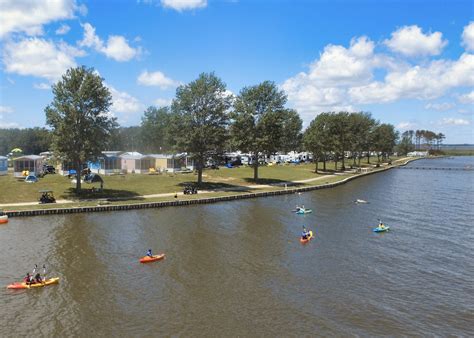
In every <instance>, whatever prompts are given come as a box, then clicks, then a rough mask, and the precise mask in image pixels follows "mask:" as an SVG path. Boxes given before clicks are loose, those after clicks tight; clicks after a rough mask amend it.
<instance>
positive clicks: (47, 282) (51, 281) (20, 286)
mask: <svg viewBox="0 0 474 338" xmlns="http://www.w3.org/2000/svg"><path fill="white" fill-rule="evenodd" d="M58 283H59V277H54V278H49V279H47V280H45V281H44V282H43V283H33V284H30V285H28V284H26V283H25V282H15V283H13V284H10V285H8V286H7V289H31V288H41V287H43V286H47V285H52V284H58Z"/></svg>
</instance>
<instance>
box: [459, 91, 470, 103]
mask: <svg viewBox="0 0 474 338" xmlns="http://www.w3.org/2000/svg"><path fill="white" fill-rule="evenodd" d="M458 100H459V102H461V103H464V104H474V90H473V91H471V92H470V93H466V94H463V95H460V96H459V97H458Z"/></svg>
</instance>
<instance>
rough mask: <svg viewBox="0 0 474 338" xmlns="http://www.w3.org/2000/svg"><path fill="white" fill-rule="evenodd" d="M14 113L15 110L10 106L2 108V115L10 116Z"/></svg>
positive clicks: (0, 109)
mask: <svg viewBox="0 0 474 338" xmlns="http://www.w3.org/2000/svg"><path fill="white" fill-rule="evenodd" d="M10 113H13V108H12V107H9V106H0V114H10Z"/></svg>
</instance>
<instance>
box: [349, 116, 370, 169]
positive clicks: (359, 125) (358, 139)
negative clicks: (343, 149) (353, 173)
mask: <svg viewBox="0 0 474 338" xmlns="http://www.w3.org/2000/svg"><path fill="white" fill-rule="evenodd" d="M375 123H376V122H375V120H374V119H373V118H372V116H371V114H370V113H366V112H359V113H352V114H350V115H349V128H350V133H349V136H350V141H349V146H350V151H351V154H352V157H353V164H354V165H355V164H356V159H357V160H358V164H359V165H360V159H361V157H362V152H363V151H365V150H366V149H367V148H368V147H369V144H370V139H371V132H372V129H373V128H374V126H375Z"/></svg>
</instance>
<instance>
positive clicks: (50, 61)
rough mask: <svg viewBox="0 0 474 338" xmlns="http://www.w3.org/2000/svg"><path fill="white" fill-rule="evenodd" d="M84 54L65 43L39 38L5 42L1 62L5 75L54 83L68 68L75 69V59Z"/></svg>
mask: <svg viewBox="0 0 474 338" xmlns="http://www.w3.org/2000/svg"><path fill="white" fill-rule="evenodd" d="M83 55H84V52H83V51H81V50H79V49H77V48H75V47H73V46H70V45H68V44H66V43H59V44H55V43H53V42H51V41H48V40H44V39H41V38H36V37H32V38H25V39H23V40H20V41H18V42H13V41H11V42H7V43H6V44H5V46H4V49H3V55H2V61H3V64H4V66H5V68H4V69H5V71H6V72H7V73H16V74H20V75H32V76H36V77H40V78H45V79H47V80H50V81H55V80H57V79H59V78H60V77H61V75H62V74H64V73H65V72H66V70H67V69H68V68H71V67H75V66H76V61H75V57H78V56H83Z"/></svg>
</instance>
